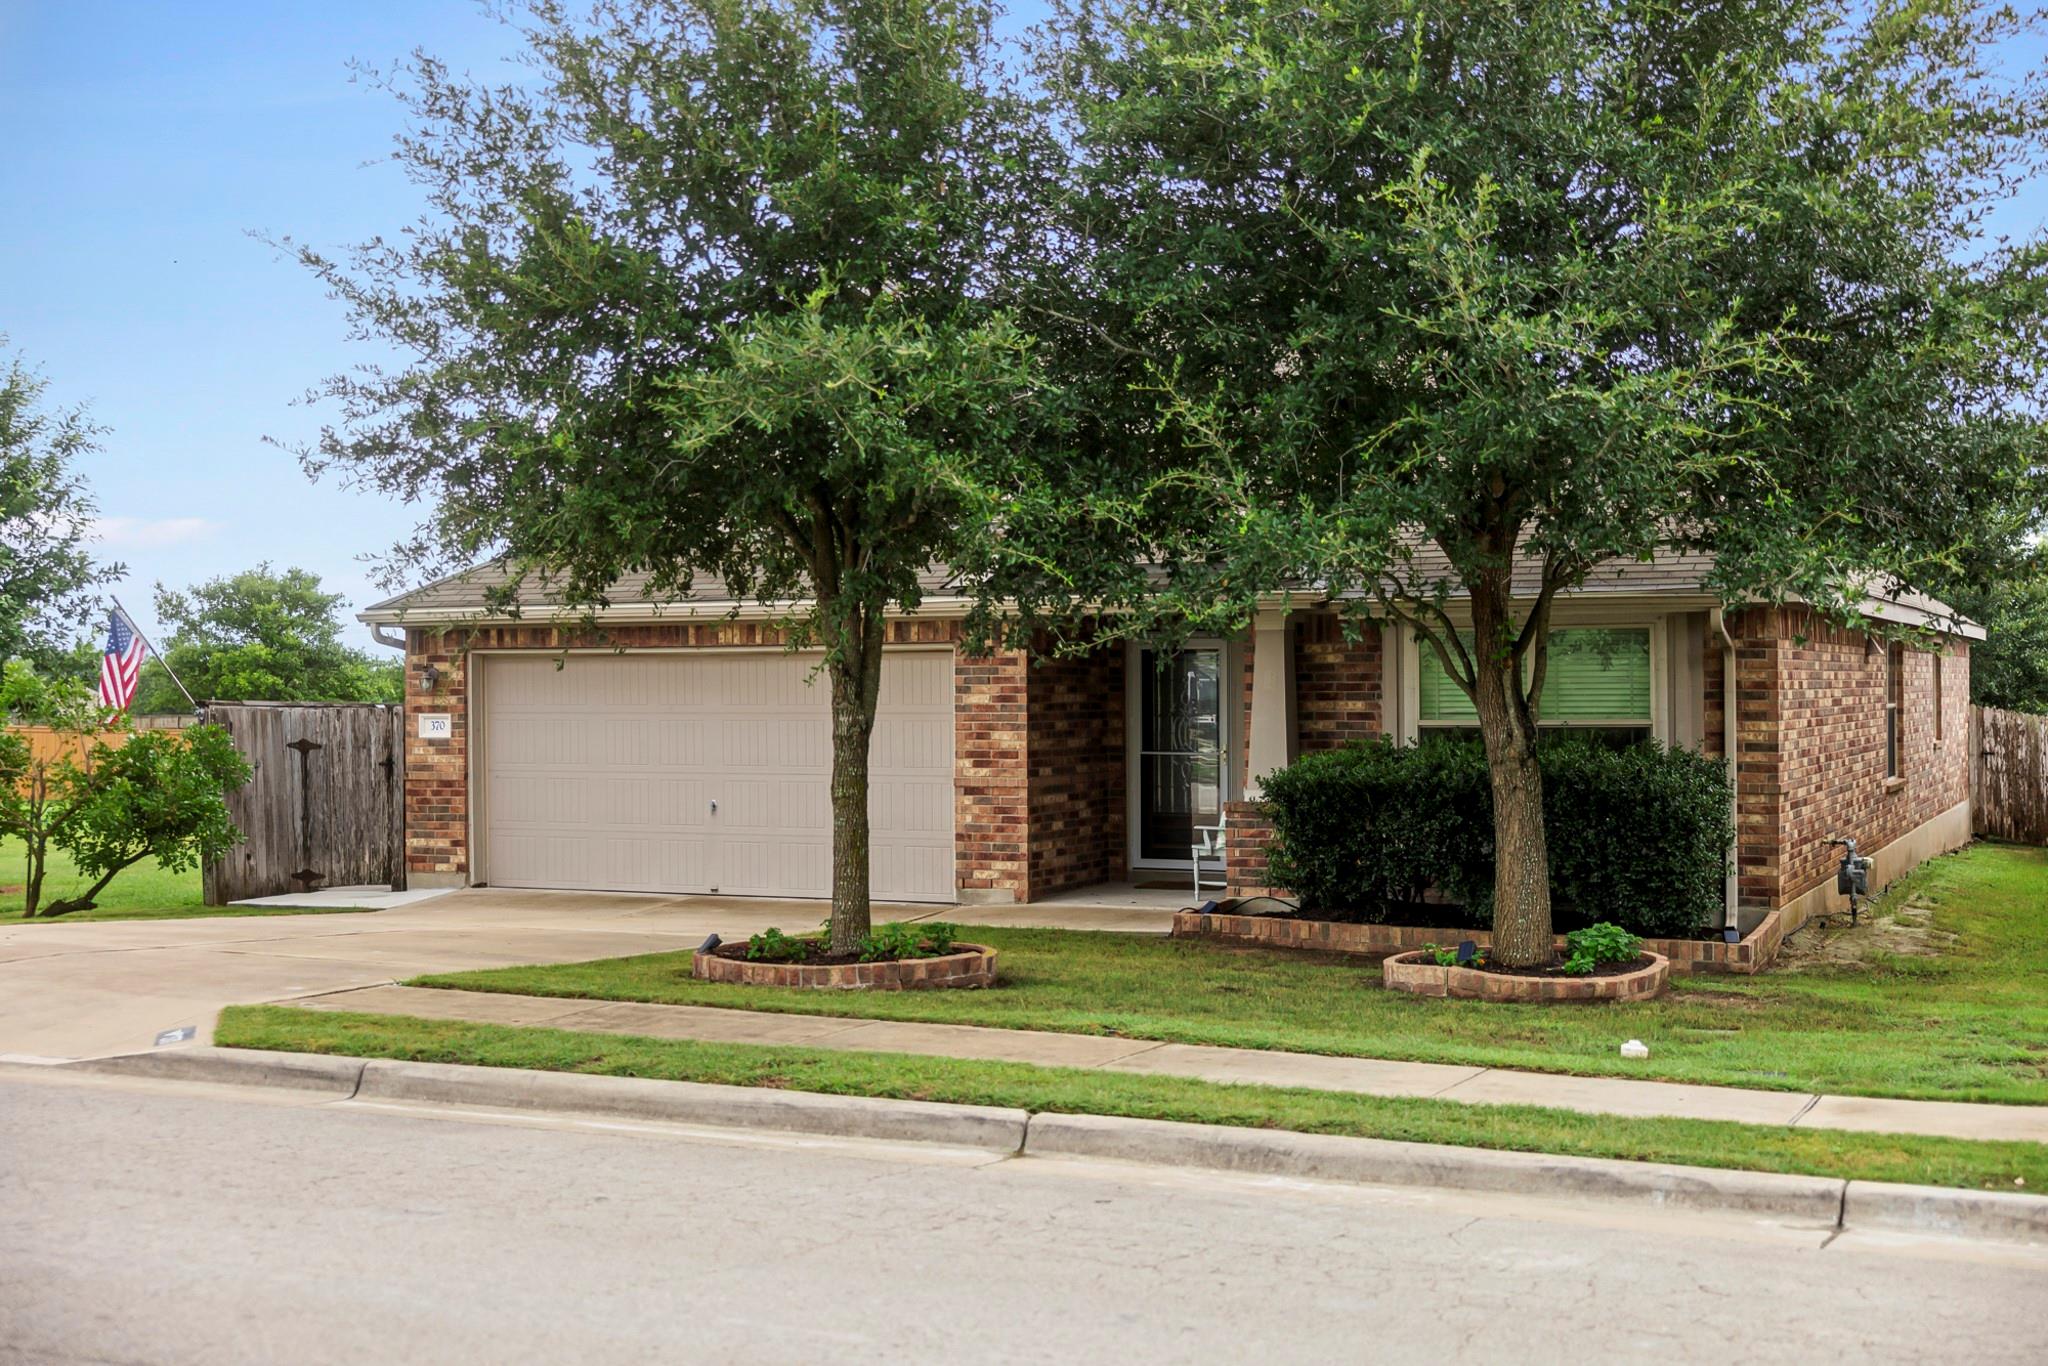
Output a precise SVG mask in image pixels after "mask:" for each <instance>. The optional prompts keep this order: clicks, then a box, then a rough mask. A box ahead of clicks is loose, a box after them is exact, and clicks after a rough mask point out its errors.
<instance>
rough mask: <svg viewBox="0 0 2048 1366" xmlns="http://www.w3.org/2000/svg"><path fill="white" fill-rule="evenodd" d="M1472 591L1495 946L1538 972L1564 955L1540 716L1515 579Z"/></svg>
mask: <svg viewBox="0 0 2048 1366" xmlns="http://www.w3.org/2000/svg"><path fill="white" fill-rule="evenodd" d="M1475 577H1476V578H1478V580H1479V581H1478V582H1475V583H1473V584H1471V585H1470V587H1471V590H1472V633H1473V638H1474V649H1473V652H1472V653H1473V660H1472V664H1473V669H1474V674H1475V680H1474V681H1475V682H1476V683H1477V685H1478V686H1477V688H1476V690H1475V693H1476V695H1475V696H1474V697H1473V699H1472V700H1473V705H1474V706H1475V707H1476V708H1477V709H1478V712H1479V733H1480V735H1481V737H1482V738H1483V739H1484V740H1485V741H1486V766H1487V770H1488V775H1489V777H1490V779H1491V785H1492V788H1493V948H1492V949H1491V951H1490V953H1489V956H1490V957H1491V958H1492V960H1493V961H1494V962H1496V963H1499V964H1501V965H1502V966H1505V967H1518V968H1519V967H1537V966H1540V965H1543V964H1546V963H1549V962H1550V961H1552V959H1553V958H1555V957H1556V947H1555V940H1554V939H1553V938H1552V936H1551V929H1550V856H1549V852H1548V850H1547V848H1546V847H1545V844H1544V835H1543V773H1542V770H1541V768H1540V767H1539V766H1538V764H1537V759H1536V716H1535V713H1534V711H1533V710H1532V709H1531V708H1530V706H1529V703H1528V699H1527V696H1526V694H1525V693H1524V692H1523V688H1522V680H1521V677H1520V668H1519V664H1518V662H1517V660H1516V659H1515V656H1514V653H1513V652H1512V651H1511V650H1509V649H1508V648H1507V645H1508V642H1510V641H1512V640H1513V639H1514V632H1515V629H1516V624H1515V621H1514V616H1513V611H1512V603H1511V598H1510V596H1509V591H1508V588H1509V585H1508V576H1507V573H1506V572H1505V571H1502V572H1501V573H1499V574H1498V575H1495V574H1487V575H1480V576H1475Z"/></svg>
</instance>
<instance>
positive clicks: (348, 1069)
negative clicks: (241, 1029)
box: [63, 1047, 366, 1096]
mask: <svg viewBox="0 0 2048 1366" xmlns="http://www.w3.org/2000/svg"><path fill="white" fill-rule="evenodd" d="M365 1066H366V1063H365V1060H364V1059H362V1058H348V1057H342V1056H340V1055H338V1054H332V1053H272V1052H267V1051H265V1050H263V1049H258V1048H209V1047H196V1048H166V1049H162V1050H159V1051H157V1052H153V1053H121V1054H117V1055H115V1056H114V1057H111V1058H87V1059H85V1060H84V1061H83V1062H73V1063H66V1064H65V1065H64V1069H63V1070H65V1071H79V1072H109V1073H112V1074H114V1075H116V1076H123V1077H155V1078H158V1079H159V1080H163V1081H211V1082H225V1083H227V1084H229V1085H233V1086H281V1087H288V1088H290V1089H292V1090H295V1091H331V1092H334V1093H336V1094H338V1095H343V1096H351V1095H354V1094H355V1091H356V1085H357V1083H358V1082H359V1081H360V1080H361V1079H362V1075H363V1071H364V1068H365Z"/></svg>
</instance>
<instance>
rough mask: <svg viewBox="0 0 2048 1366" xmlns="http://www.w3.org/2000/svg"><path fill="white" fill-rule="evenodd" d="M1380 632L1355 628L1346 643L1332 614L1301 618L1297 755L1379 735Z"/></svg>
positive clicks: (1296, 694)
mask: <svg viewBox="0 0 2048 1366" xmlns="http://www.w3.org/2000/svg"><path fill="white" fill-rule="evenodd" d="M1382 677H1383V673H1382V670H1381V668H1380V632H1379V628H1378V627H1376V626H1371V625H1362V624H1361V625H1358V626H1356V627H1354V628H1353V635H1352V636H1351V637H1350V638H1347V637H1346V635H1345V632H1344V622H1343V619H1342V618H1340V617H1338V616H1337V615H1336V614H1335V613H1331V612H1318V613H1314V614H1312V615H1309V616H1305V617H1302V618H1301V619H1300V620H1299V621H1297V622H1296V624H1295V634H1294V718H1295V738H1296V743H1297V745H1298V746H1299V749H1298V752H1299V753H1302V754H1311V753H1314V752H1315V751H1316V750H1319V749H1336V748H1337V747H1338V746H1340V745H1344V744H1348V743H1350V742H1351V741H1353V740H1362V739H1365V738H1367V737H1369V736H1374V735H1378V734H1380V732H1381V730H1382V718H1383V716H1384V712H1383V711H1382V709H1381V686H1380V680H1381V678H1382Z"/></svg>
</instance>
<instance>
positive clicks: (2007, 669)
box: [1942, 550, 2048, 713]
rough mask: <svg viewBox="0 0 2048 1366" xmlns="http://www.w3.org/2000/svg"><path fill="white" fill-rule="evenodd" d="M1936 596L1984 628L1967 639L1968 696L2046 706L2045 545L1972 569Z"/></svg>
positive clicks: (2019, 707)
mask: <svg viewBox="0 0 2048 1366" xmlns="http://www.w3.org/2000/svg"><path fill="white" fill-rule="evenodd" d="M1942 600H1943V601H1945V602H1947V603H1948V604H1949V605H1950V606H1951V607H1954V608H1955V609H1956V611H1957V612H1959V613H1961V614H1962V615H1963V616H1964V617H1967V618H1969V619H1970V620H1971V621H1974V622H1976V623H1977V624H1978V625H1980V626H1982V627H1983V628H1984V629H1985V632H1986V633H1987V634H1986V638H1985V639H1983V640H1979V641H1973V642H1971V645H1970V700H1971V701H1972V702H1974V703H1976V704H1977V705H1978V706H1980V707H2001V708H2003V709H2005V710H2007V711H2024V712H2035V713H2044V712H2048V551H2042V550H2034V551H2031V552H2030V553H2027V554H2025V555H2024V556H2022V557H2020V559H2019V561H2018V563H2014V564H2005V565H2000V566H1999V567H1998V569H1997V570H1996V571H1995V572H1987V573H1982V574H1973V575H1971V576H1970V578H1969V579H1968V580H1967V581H1965V582H1961V583H1958V584H1956V585H1955V586H1953V587H1950V588H1948V589H1946V590H1944V591H1943V594H1942Z"/></svg>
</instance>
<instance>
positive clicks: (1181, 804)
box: [1136, 646, 1227, 864]
mask: <svg viewBox="0 0 2048 1366" xmlns="http://www.w3.org/2000/svg"><path fill="white" fill-rule="evenodd" d="M1138 713H1139V714H1138V716H1137V718H1136V720H1137V726H1136V733H1137V736H1138V775H1137V776H1138V803H1137V806H1138V811H1137V816H1138V840H1137V844H1138V848H1137V854H1138V858H1139V859H1140V860H1141V861H1143V862H1147V863H1162V862H1164V863H1181V864H1185V863H1187V862H1188V860H1189V849H1190V846H1192V845H1193V844H1194V842H1195V828H1196V827H1197V826H1203V825H1215V824H1216V823H1217V821H1219V820H1221V819H1222V815H1223V782H1224V774H1225V772H1226V765H1225V757H1224V756H1225V753H1226V749H1227V746H1226V744H1225V739H1226V729H1225V724H1224V715H1223V650H1222V648H1221V647H1220V646H1198V647H1195V648H1191V649H1185V650H1175V651H1167V652H1161V651H1154V650H1146V651H1143V652H1142V653H1141V655H1140V658H1139V668H1138Z"/></svg>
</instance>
